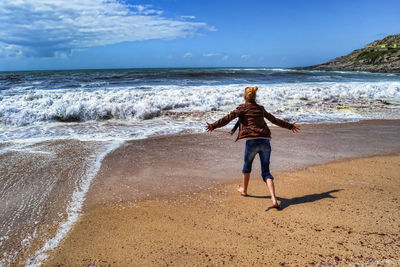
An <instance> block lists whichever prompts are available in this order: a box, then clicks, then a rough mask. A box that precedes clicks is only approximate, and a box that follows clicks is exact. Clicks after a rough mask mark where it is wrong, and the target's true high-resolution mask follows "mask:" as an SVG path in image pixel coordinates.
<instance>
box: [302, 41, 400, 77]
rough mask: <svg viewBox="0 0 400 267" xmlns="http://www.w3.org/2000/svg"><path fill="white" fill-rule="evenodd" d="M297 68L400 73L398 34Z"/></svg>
mask: <svg viewBox="0 0 400 267" xmlns="http://www.w3.org/2000/svg"><path fill="white" fill-rule="evenodd" d="M299 69H308V70H334V71H337V70H340V71H368V72H393V73H400V34H396V35H390V36H387V37H385V38H383V39H381V40H377V41H374V42H372V43H370V44H367V45H366V46H365V47H364V48H361V49H356V50H354V51H353V52H352V53H350V54H348V55H346V56H342V57H338V58H335V59H333V60H331V61H329V62H326V63H323V64H319V65H313V66H308V67H302V68H299Z"/></svg>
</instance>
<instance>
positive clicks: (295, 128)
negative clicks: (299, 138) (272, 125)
mask: <svg viewBox="0 0 400 267" xmlns="http://www.w3.org/2000/svg"><path fill="white" fill-rule="evenodd" d="M299 131H300V127H299V126H297V125H296V123H293V128H292V132H294V133H298V132H299Z"/></svg>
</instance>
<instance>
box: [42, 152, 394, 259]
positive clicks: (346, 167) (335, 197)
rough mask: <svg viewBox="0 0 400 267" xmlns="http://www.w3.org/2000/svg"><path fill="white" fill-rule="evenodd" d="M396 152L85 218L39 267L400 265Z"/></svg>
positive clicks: (113, 207) (101, 210) (105, 209)
mask: <svg viewBox="0 0 400 267" xmlns="http://www.w3.org/2000/svg"><path fill="white" fill-rule="evenodd" d="M399 170H400V155H399V154H397V155H393V156H380V157H371V158H361V159H354V160H346V161H343V162H338V163H331V164H324V165H317V166H313V167H309V168H305V169H304V170H301V171H294V172H284V173H280V174H279V175H277V176H276V185H277V188H278V196H279V200H280V201H281V203H282V210H280V211H277V210H274V209H269V206H270V200H269V197H268V195H266V192H267V190H266V186H265V184H263V183H262V182H261V181H260V179H257V178H254V179H252V180H251V181H250V191H249V193H250V197H241V196H240V195H239V194H238V193H237V192H236V190H235V189H234V188H235V183H232V184H227V185H224V186H220V187H217V188H213V189H210V190H203V191H201V192H197V193H190V194H179V195H175V196H170V197H168V198H164V199H162V200H149V201H142V202H139V203H137V204H125V203H121V204H110V205H102V206H98V207H96V208H94V209H92V210H90V211H89V212H87V213H86V214H85V215H84V216H82V218H81V219H80V221H79V222H78V223H77V224H76V225H75V227H74V229H73V230H72V232H71V233H70V235H69V236H68V237H67V238H66V239H65V240H64V241H63V242H62V244H61V246H60V247H58V248H57V249H56V250H55V251H53V252H52V258H51V259H50V260H49V261H48V262H47V263H46V266H89V265H90V264H94V266H143V265H145V266H160V265H162V266H186V265H193V266H205V265H208V266H219V265H231V266H232V265H238V266H249V265H257V266H259V265H264V266H295V265H300V266H305V265H320V264H330V265H348V264H367V265H368V266H379V265H380V266H386V265H390V264H394V265H396V266H397V265H399V264H400V257H399V255H400V236H399V232H400V224H399V218H400V193H399V192H400V175H399Z"/></svg>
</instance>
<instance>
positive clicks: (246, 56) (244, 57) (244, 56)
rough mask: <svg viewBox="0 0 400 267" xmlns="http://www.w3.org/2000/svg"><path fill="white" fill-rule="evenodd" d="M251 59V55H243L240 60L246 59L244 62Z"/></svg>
mask: <svg viewBox="0 0 400 267" xmlns="http://www.w3.org/2000/svg"><path fill="white" fill-rule="evenodd" d="M249 57H250V56H249V55H241V56H240V58H241V59H244V60H246V59H248V58H249Z"/></svg>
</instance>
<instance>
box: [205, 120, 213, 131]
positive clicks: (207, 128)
mask: <svg viewBox="0 0 400 267" xmlns="http://www.w3.org/2000/svg"><path fill="white" fill-rule="evenodd" d="M206 123H207V126H206V131H207V132H209V133H211V132H212V131H213V130H214V129H213V127H212V126H211V124H209V123H208V122H206Z"/></svg>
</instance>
